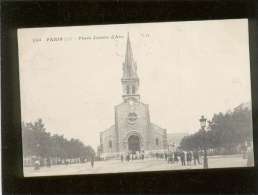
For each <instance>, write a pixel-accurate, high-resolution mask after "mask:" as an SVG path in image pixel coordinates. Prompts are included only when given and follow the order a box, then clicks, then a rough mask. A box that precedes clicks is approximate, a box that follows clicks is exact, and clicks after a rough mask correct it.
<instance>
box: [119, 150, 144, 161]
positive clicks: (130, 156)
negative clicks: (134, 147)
mask: <svg viewBox="0 0 258 195" xmlns="http://www.w3.org/2000/svg"><path fill="white" fill-rule="evenodd" d="M144 156H145V154H144V151H136V152H135V153H133V152H127V153H122V154H121V155H120V159H121V162H124V161H127V162H129V161H130V160H144Z"/></svg>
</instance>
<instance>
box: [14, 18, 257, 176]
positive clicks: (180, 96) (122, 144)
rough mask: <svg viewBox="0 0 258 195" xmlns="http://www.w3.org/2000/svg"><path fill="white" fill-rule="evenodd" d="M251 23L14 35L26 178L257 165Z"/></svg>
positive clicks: (93, 28)
mask: <svg viewBox="0 0 258 195" xmlns="http://www.w3.org/2000/svg"><path fill="white" fill-rule="evenodd" d="M248 42H249V38H248V20H247V19H232V20H207V21H184V22H162V23H136V24H116V25H93V26H73V27H51V28H50V27H46V28H24V29H18V46H19V71H20V94H21V112H22V116H21V117H22V142H23V145H22V146H21V147H22V150H23V168H24V176H25V177H27V176H52V175H76V174H103V173H120V172H143V171H161V170H162V171H164V170H168V171H171V170H187V169H211V168H229V167H247V166H254V156H253V128H252V107H251V105H252V103H251V87H250V61H249V44H248Z"/></svg>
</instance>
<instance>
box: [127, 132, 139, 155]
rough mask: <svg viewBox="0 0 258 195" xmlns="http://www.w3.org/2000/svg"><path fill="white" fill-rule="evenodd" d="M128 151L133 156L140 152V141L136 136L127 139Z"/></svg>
mask: <svg viewBox="0 0 258 195" xmlns="http://www.w3.org/2000/svg"><path fill="white" fill-rule="evenodd" d="M128 149H129V151H130V152H132V153H133V154H135V152H136V151H140V139H139V137H138V136H136V135H131V136H130V137H129V138H128Z"/></svg>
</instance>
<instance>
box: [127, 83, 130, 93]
mask: <svg viewBox="0 0 258 195" xmlns="http://www.w3.org/2000/svg"><path fill="white" fill-rule="evenodd" d="M129 93H130V88H129V86H128V85H127V86H126V94H129Z"/></svg>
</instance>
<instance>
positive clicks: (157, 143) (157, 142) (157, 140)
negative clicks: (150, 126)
mask: <svg viewBox="0 0 258 195" xmlns="http://www.w3.org/2000/svg"><path fill="white" fill-rule="evenodd" d="M156 145H157V146H158V145H159V139H158V138H156Z"/></svg>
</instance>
